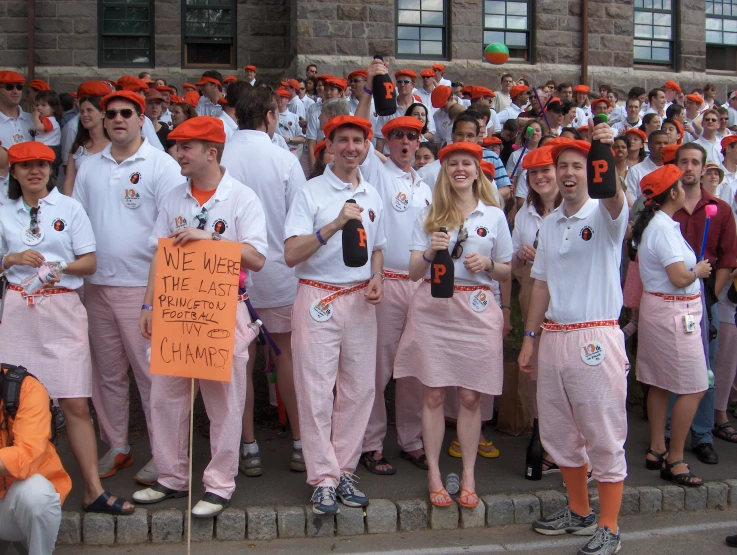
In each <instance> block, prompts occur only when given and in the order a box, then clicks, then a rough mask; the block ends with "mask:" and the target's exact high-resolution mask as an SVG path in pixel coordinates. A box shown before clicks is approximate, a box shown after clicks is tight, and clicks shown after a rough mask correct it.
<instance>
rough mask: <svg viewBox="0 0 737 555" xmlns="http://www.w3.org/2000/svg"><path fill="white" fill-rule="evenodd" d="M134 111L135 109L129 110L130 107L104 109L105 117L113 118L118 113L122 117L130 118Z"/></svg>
mask: <svg viewBox="0 0 737 555" xmlns="http://www.w3.org/2000/svg"><path fill="white" fill-rule="evenodd" d="M135 113H136V111H135V110H131V109H130V108H123V109H122V110H105V117H106V118H107V119H115V117H116V116H117V115H118V114H120V115H121V116H122V117H123V119H130V118H131V117H132V116H133V114H135Z"/></svg>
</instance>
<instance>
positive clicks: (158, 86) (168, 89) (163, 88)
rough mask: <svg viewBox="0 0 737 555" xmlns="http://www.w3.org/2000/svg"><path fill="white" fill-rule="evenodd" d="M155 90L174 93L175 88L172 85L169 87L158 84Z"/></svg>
mask: <svg viewBox="0 0 737 555" xmlns="http://www.w3.org/2000/svg"><path fill="white" fill-rule="evenodd" d="M154 90H156V91H159V92H168V93H169V94H174V89H172V88H171V87H167V86H166V85H156V86H155V87H154Z"/></svg>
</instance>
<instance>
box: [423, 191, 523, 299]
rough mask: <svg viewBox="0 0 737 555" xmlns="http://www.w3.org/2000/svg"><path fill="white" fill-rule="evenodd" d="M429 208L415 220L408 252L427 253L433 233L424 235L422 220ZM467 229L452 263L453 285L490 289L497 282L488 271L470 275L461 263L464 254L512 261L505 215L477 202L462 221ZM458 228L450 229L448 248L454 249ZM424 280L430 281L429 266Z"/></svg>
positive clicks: (505, 261)
mask: <svg viewBox="0 0 737 555" xmlns="http://www.w3.org/2000/svg"><path fill="white" fill-rule="evenodd" d="M429 211H430V208H429V207H428V208H425V209H423V210H422V212H420V215H419V216H418V217H417V220H415V226H414V229H413V230H412V239H411V241H410V244H409V248H410V250H413V251H426V250H427V249H428V248H429V247H430V243H431V240H432V234H428V233H426V232H425V220H427V215H428V213H429ZM463 225H464V227H465V228H466V229H467V230H468V239H466V241H464V243H463V253H462V254H461V256H460V257H459V258H457V259H454V260H453V267H454V269H455V278H454V283H455V284H456V285H488V286H489V287H493V285H494V283H496V282H495V281H494V280H493V279H492V278H491V276H490V275H489V274H488V273H487V272H478V273H473V272H469V271H468V270H467V269H466V267H465V266H464V265H463V263H464V262H465V260H466V255H468V254H471V253H474V252H475V253H478V254H480V255H482V256H487V257H489V258H491V259H492V260H493V261H494V262H495V263H496V264H502V263H507V262H509V261H510V260H512V253H513V251H512V236H511V235H510V234H509V225H508V224H507V218H506V216H505V215H504V212H503V211H502V210H500V209H499V208H496V207H495V206H487V205H486V204H484V203H483V202H481V201H479V202H478V204H477V205H476V209H475V210H474V211H473V212H471V213H470V214H469V215H468V216H467V217H466V221H465V222H464V224H463ZM459 231H460V230H458V229H452V230H449V232H448V235H450V249H451V250H452V249H453V245H455V243H456V240H457V239H458V232H459ZM425 279H430V267H429V266H428V269H427V273H426V274H425Z"/></svg>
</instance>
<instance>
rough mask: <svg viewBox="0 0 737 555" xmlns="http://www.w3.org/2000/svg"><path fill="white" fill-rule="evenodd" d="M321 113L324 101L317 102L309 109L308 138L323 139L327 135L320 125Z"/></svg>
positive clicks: (313, 139)
mask: <svg viewBox="0 0 737 555" xmlns="http://www.w3.org/2000/svg"><path fill="white" fill-rule="evenodd" d="M320 114H322V102H315V103H314V104H313V105H312V106H310V107H309V109H308V110H307V133H306V136H307V140H308V141H309V140H312V141H322V140H323V139H324V138H325V135H324V134H323V132H322V128H321V127H320Z"/></svg>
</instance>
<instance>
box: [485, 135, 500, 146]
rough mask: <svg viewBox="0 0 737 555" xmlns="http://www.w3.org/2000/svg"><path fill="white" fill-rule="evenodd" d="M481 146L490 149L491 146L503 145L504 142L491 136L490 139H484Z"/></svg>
mask: <svg viewBox="0 0 737 555" xmlns="http://www.w3.org/2000/svg"><path fill="white" fill-rule="evenodd" d="M481 144H482V146H484V147H485V148H489V147H490V146H491V145H500V144H502V140H501V139H500V138H499V137H494V136H489V137H484V140H483V142H482V143H481Z"/></svg>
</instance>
